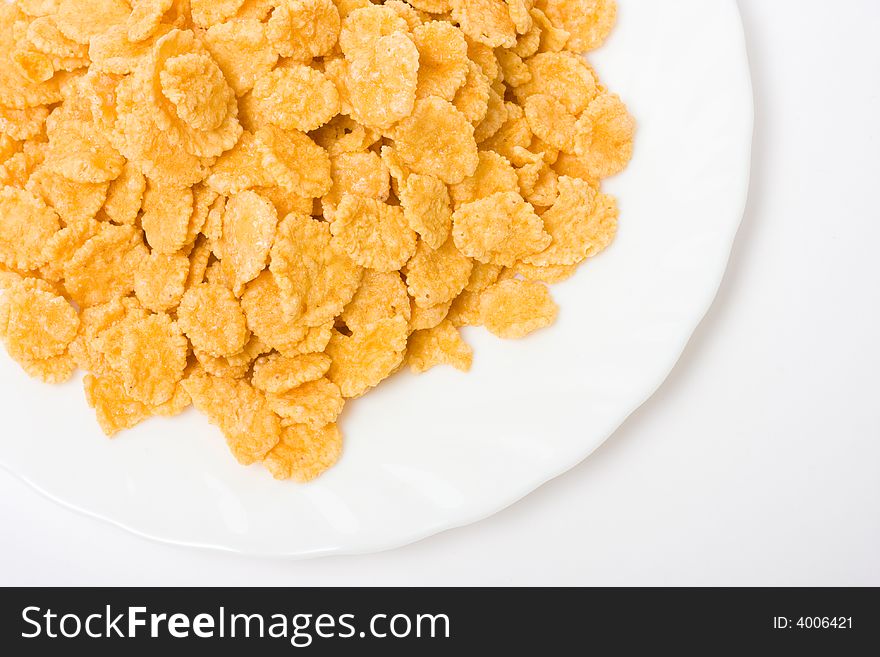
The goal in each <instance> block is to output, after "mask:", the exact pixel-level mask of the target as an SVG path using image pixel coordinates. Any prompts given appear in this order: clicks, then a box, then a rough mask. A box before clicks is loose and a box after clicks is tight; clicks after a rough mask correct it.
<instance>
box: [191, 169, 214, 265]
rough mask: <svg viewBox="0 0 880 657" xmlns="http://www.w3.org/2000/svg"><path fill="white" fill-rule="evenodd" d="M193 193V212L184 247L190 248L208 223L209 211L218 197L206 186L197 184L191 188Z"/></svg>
mask: <svg viewBox="0 0 880 657" xmlns="http://www.w3.org/2000/svg"><path fill="white" fill-rule="evenodd" d="M192 192H193V212H192V215H191V216H190V218H189V225H188V226H187V229H186V242H185V244H186V246H185V247H184V248H185V249H186V248H187V247H192V245H193V244H194V243H195V241H196V238H198V236H199V235H200V234H201V232H202V229H203V228H204V227H205V224H206V223H207V222H208V217H209V216H210V215H211V210H212V209H213V208H214V204H215V203H216V202H217V199H218V198H219V195H218V194H217V192H215V191H214V190H213V189H211V188H210V187H208V186H207V185H203V184H199V185H196V186H195V187H193V188H192Z"/></svg>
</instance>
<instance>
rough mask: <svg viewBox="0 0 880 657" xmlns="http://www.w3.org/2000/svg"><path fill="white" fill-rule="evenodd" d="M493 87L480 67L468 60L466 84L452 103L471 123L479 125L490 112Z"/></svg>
mask: <svg viewBox="0 0 880 657" xmlns="http://www.w3.org/2000/svg"><path fill="white" fill-rule="evenodd" d="M490 92H491V87H490V85H489V78H487V77H486V76H485V75H484V74H483V72H482V70H480V67H479V66H477V65H476V64H474V63H473V62H470V61H469V62H468V73H467V77H466V78H465V82H464V85H462V87H461V88H460V89H459V90H458V92H457V93H456V94H455V98H454V99H453V101H452V104H453V105H455V109H457V110H458V111H459V112H461V113H462V114H464V116H465V118H466V119H467V120H468V121H470V123H471V125H474V126H476V125H479V124H480V123H481V122H482V121H483V119H485V118H486V115H487V114H488V113H489V94H490Z"/></svg>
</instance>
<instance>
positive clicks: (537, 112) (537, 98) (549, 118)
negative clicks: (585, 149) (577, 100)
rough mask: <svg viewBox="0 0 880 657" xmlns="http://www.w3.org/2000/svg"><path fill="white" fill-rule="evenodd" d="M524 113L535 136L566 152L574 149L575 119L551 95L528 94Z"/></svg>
mask: <svg viewBox="0 0 880 657" xmlns="http://www.w3.org/2000/svg"><path fill="white" fill-rule="evenodd" d="M525 114H526V121H528V124H529V128H530V129H531V131H532V133H533V134H534V135H535V136H536V137H538V138H539V139H541V140H543V141H545V142H547V143H548V144H550V145H551V146H552V147H553V148H556V149H559V150H561V151H564V152H566V153H571V152H572V151H573V150H574V140H575V132H576V127H575V123H576V122H577V119H576V118H575V117H574V116H573V115H572V114H569V113H568V110H567V109H565V105H563V104H562V103H560V102H559V101H558V100H556V99H555V98H553V96H548V95H546V94H535V95H534V96H529V97H528V98H526V102H525Z"/></svg>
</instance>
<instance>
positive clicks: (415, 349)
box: [406, 320, 474, 374]
mask: <svg viewBox="0 0 880 657" xmlns="http://www.w3.org/2000/svg"><path fill="white" fill-rule="evenodd" d="M473 359H474V351H473V349H471V347H470V345H468V344H467V343H466V342H465V341H464V340H463V339H462V337H461V333H459V331H458V329H457V328H456V327H455V326H453V325H452V322H450V321H449V320H444V321H443V322H441V323H440V324H438V325H437V326H435V327H434V328H431V329H428V330H425V331H416V332H415V333H413V334H412V335H411V336H410V337H409V342H408V343H407V349H406V362H407V364H408V365H409V367H410V369H411V370H412V371H413V372H415V373H416V374H420V373H422V372H427V371H428V370H429V369H431V368H432V367H435V366H437V365H451V366H452V367H454V368H455V369H458V370H461V371H462V372H467V371H469V370H470V369H471V364H472V363H473Z"/></svg>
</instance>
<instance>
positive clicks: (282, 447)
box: [263, 424, 342, 483]
mask: <svg viewBox="0 0 880 657" xmlns="http://www.w3.org/2000/svg"><path fill="white" fill-rule="evenodd" d="M341 454H342V434H341V433H340V432H339V427H337V426H336V424H328V425H327V426H325V427H322V428H320V429H311V428H309V427H308V426H305V425H293V426H289V427H284V428H283V429H282V431H281V441H280V442H279V443H278V444H277V445H276V446H275V447H274V448H273V449H272V450H271V451H270V452H269V453H268V454H266V457H265V459H264V460H263V464H264V465H265V466H266V469H267V470H269V472H271V473H272V476H273V477H275V478H276V479H293V480H294V481H297V482H299V483H306V482H309V481H311V480H313V479H315V478H316V477H318V476H319V475H320V474H321V473H323V472H324V471H326V470H327V469H328V468H330V467H332V466H333V465H334V464H335V463H336V461H337V460H339V457H340V455H341Z"/></svg>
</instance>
